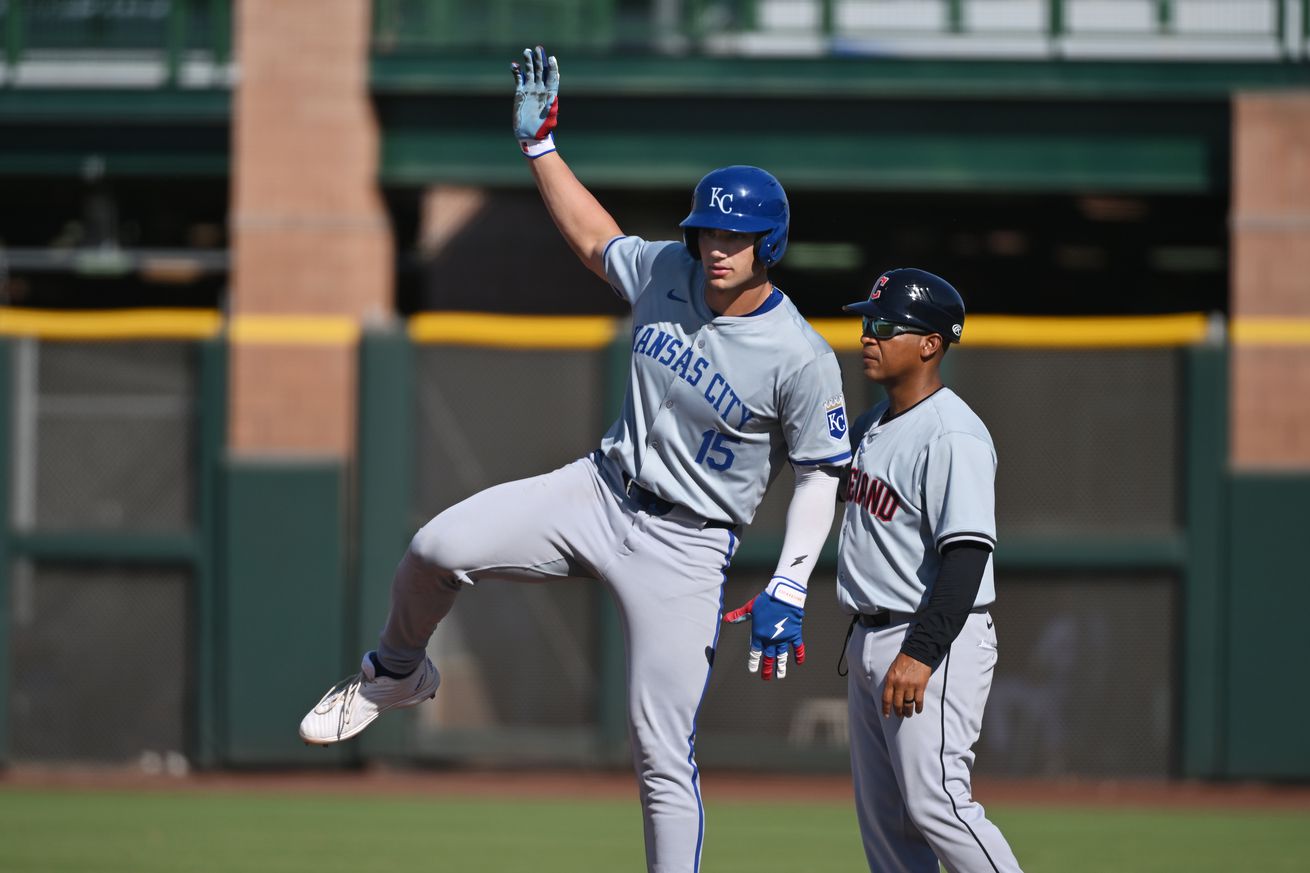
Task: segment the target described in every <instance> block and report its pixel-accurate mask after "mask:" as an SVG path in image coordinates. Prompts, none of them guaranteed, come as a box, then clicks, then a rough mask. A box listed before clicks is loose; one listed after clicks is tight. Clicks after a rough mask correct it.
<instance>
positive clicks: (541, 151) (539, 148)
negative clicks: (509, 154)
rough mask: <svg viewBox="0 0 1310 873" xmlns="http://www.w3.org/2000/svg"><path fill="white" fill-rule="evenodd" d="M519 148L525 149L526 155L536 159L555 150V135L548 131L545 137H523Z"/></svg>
mask: <svg viewBox="0 0 1310 873" xmlns="http://www.w3.org/2000/svg"><path fill="white" fill-rule="evenodd" d="M519 148H521V149H523V154H524V156H525V157H528V158H531V159H533V160H536V159H537V158H539V157H541V156H542V155H548V154H550V153H551V152H553V151H555V135H554V134H550V133H548V134H546V138H545V139H521V140H519Z"/></svg>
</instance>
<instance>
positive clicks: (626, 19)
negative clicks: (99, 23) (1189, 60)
mask: <svg viewBox="0 0 1310 873" xmlns="http://www.w3.org/2000/svg"><path fill="white" fill-rule="evenodd" d="M374 34H375V48H376V50H377V51H379V52H383V53H386V52H391V51H404V50H407V49H419V50H421V49H425V48H445V49H449V48H481V47H495V48H505V47H510V48H513V47H518V46H521V45H531V44H533V43H534V42H540V43H543V44H546V45H550V46H554V47H558V48H574V49H576V48H583V49H593V50H612V49H615V48H621V47H634V48H646V49H654V50H657V51H671V52H683V51H700V52H707V53H715V54H738V53H739V54H808V55H816V54H817V55H822V54H848V53H854V54H947V55H950V54H954V53H958V52H960V51H961V50H963V51H964V52H965V53H969V54H973V55H983V56H993V57H1056V58H1058V57H1064V56H1068V55H1080V56H1092V57H1107V58H1109V57H1125V56H1126V57H1139V58H1140V57H1178V56H1191V57H1244V58H1259V59H1267V60H1280V59H1298V60H1299V59H1304V58H1305V57H1306V56H1307V52H1306V46H1307V43H1308V42H1310V0H1006V2H998V0H650V2H647V3H638V4H633V3H620V2H617V0H489V2H487V3H482V4H469V3H459V2H455V0H375V16H374ZM907 40H911V41H913V40H917V43H915V44H909V45H907V44H906V42H907Z"/></svg>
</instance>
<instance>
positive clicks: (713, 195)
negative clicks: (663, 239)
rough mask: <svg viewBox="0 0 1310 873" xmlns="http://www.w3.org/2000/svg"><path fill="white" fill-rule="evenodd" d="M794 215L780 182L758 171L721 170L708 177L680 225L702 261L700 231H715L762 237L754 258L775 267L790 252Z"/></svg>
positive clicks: (690, 248) (699, 185)
mask: <svg viewBox="0 0 1310 873" xmlns="http://www.w3.org/2000/svg"><path fill="white" fill-rule="evenodd" d="M790 217H791V211H790V209H789V208H788V207H787V194H786V192H784V191H783V190H782V185H781V184H780V183H779V182H778V180H777V179H775V178H773V176H771V175H770V174H768V173H766V172H764V171H763V170H761V169H760V168H759V167H747V166H741V165H738V166H732V167H721V168H719V169H717V170H714V171H712V172H710V173H707V174H706V175H705V178H703V179H701V180H700V182H698V183H697V184H696V190H695V191H693V192H692V195H691V212H690V213H688V214H687V217H686V218H684V219H683V220H682V223H681V224H680V225H679V227H681V228H682V229H683V231H682V239H683V241H684V242H685V243H686V244H687V251H689V252H691V256H692V257H693V258H695V259H697V260H700V247H699V246H698V244H697V239H696V237H697V233H696V231H697V229H699V228H702V227H714V228H718V229H719V230H731V231H736V232H737V233H758V234H763V236H761V237H760V238H759V239H758V240H757V241H756V243H755V256H756V257H757V258H759V260H760V263H762V264H764V266H765V267H766V268H767V267H772V266H773V265H774V264H776V263H778V261H780V260H782V253H783V252H785V251H786V250H787V225H788V222H789V220H790Z"/></svg>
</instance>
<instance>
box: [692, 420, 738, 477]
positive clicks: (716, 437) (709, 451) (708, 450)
mask: <svg viewBox="0 0 1310 873" xmlns="http://www.w3.org/2000/svg"><path fill="white" fill-rule="evenodd" d="M740 442H741V439H740V438H739V437H731V436H728V435H727V434H726V433H719V432H718V431H717V430H713V429H711V430H707V431H705V433H703V434H701V441H700V450H699V451H698V452H696V463H697V464H705V465H706V466H708V467H709V468H710V469H711V470H726V469H728V468H729V467H731V466H732V462H733V461H735V460H736V459H737V457H736V455H734V454H733V453H732V449H730V448H728V445H729V444H732V445H736V444H738V443H740Z"/></svg>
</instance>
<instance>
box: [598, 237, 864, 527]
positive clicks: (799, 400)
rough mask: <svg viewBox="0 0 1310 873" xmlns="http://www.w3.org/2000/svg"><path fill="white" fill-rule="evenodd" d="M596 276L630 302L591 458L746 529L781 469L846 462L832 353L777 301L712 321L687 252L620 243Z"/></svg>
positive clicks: (699, 274)
mask: <svg viewBox="0 0 1310 873" xmlns="http://www.w3.org/2000/svg"><path fill="white" fill-rule="evenodd" d="M604 261H605V274H606V275H607V276H608V277H609V280H610V284H611V285H613V286H614V289H615V290H616V291H617V292H618V293H619V295H620V296H622V297H623V298H624V299H626V300H627V301H628V302H630V303H631V304H632V320H633V337H632V340H633V344H632V363H631V365H630V371H629V380H630V381H629V383H628V393H627V396H626V397H625V398H624V401H623V412H622V414H621V415H620V416H619V419H618V420H617V421H616V422H614V425H613V426H612V427H611V428H610V429H609V432H608V433H607V434H605V438H604V440H603V441H602V442H601V452H602V454H604V455H605V456H606V457H607V458H610V459H611V460H613V461H614V462H616V463H617V464H618V465H619V466H620V467H622V469H623V470H624V471H625V472H626V473H627V474H628V475H629V476H631V477H632V478H633V479H636V480H637V481H638V482H640V483H641V484H642V485H643V486H645V487H646V488H648V489H650V490H651V491H654V492H655V493H656V494H658V495H659V496H661V497H663V498H664V499H665V500H671V501H673V502H674V503H679V504H681V505H683V506H685V507H687V508H689V509H691V510H693V511H694V512H696V513H698V514H699V515H701V516H703V517H705V518H708V519H714V520H717V521H729V522H735V523H738V524H748V523H749V522H750V520H751V519H752V518H753V517H754V515H755V509H756V508H757V507H758V506H759V504H760V500H761V499H762V498H763V497H764V491H765V489H766V488H768V486H769V483H770V482H772V481H773V479H774V478H775V477H776V476H777V474H778V472H779V471H780V470H781V469H782V465H783V464H784V463H785V462H787V461H788V460H790V461H791V462H792V463H794V464H800V465H805V464H836V465H844V464H845V463H846V462H847V461H848V460H849V458H850V456H851V452H850V445H849V443H848V437H847V433H846V407H845V401H844V400H843V398H842V390H841V372H840V370H839V368H838V366H837V358H836V356H835V355H834V354H833V351H832V349H831V348H830V347H829V346H828V344H827V343H826V342H824V340H823V338H822V337H820V336H819V335H818V334H817V333H816V332H815V331H814V329H813V328H811V327H810V326H809V324H807V323H806V321H805V319H804V318H802V317H801V315H800V313H799V312H797V311H796V307H795V306H794V305H793V304H792V302H791V301H790V300H788V299H787V298H786V296H785V295H783V294H781V293H780V292H776V291H775V293H774V296H773V298H771V299H770V304H772V305H771V306H770V304H766V305H765V306H763V307H761V309H760V311H757V312H756V313H754V314H752V315H746V316H733V317H729V316H723V315H715V314H714V312H712V311H711V310H710V308H709V307H708V306H707V305H706V303H705V294H704V289H705V273H704V270H703V268H702V267H701V264H700V262H699V261H696V260H694V259H693V258H692V257H691V255H690V254H689V253H688V251H687V247H686V246H684V245H683V244H682V243H677V242H647V241H645V240H643V239H640V238H638V237H632V236H621V237H615V238H614V239H612V240H610V242H609V244H608V245H607V246H606V248H605V255H604Z"/></svg>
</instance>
